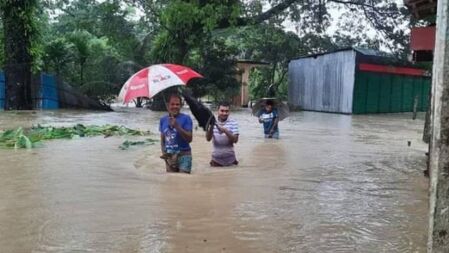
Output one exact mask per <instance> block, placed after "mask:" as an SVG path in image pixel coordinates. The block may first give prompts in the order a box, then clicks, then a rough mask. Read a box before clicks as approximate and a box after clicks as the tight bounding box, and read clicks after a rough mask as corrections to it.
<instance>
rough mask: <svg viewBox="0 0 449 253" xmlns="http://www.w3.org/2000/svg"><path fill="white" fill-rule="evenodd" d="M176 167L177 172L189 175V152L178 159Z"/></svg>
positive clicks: (190, 167) (190, 168) (190, 158)
mask: <svg viewBox="0 0 449 253" xmlns="http://www.w3.org/2000/svg"><path fill="white" fill-rule="evenodd" d="M178 167H179V170H182V172H185V173H190V171H191V170H192V154H191V153H190V152H189V154H185V155H182V154H181V155H180V156H179V157H178Z"/></svg>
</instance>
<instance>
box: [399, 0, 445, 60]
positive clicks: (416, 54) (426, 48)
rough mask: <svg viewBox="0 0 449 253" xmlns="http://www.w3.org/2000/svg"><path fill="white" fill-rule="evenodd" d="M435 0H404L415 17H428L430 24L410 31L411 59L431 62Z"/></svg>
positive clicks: (433, 46)
mask: <svg viewBox="0 0 449 253" xmlns="http://www.w3.org/2000/svg"><path fill="white" fill-rule="evenodd" d="M437 3H438V1H437V0H404V4H405V5H406V6H407V7H408V9H409V10H410V12H411V13H412V14H413V16H414V17H415V18H416V19H418V20H419V19H424V18H429V19H430V20H432V17H434V18H433V21H431V24H430V25H429V26H427V27H413V28H412V29H411V33H410V49H411V50H412V52H413V61H415V62H431V61H432V60H433V51H434V49H435V32H436V26H435V18H436V12H437Z"/></svg>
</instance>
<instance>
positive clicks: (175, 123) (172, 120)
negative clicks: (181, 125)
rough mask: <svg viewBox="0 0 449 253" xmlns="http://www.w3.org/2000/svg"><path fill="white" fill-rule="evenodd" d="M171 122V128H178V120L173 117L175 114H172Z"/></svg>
mask: <svg viewBox="0 0 449 253" xmlns="http://www.w3.org/2000/svg"><path fill="white" fill-rule="evenodd" d="M169 124H170V127H171V128H177V127H178V122H176V118H175V117H173V116H170V119H169Z"/></svg>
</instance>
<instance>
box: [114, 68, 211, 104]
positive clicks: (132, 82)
mask: <svg viewBox="0 0 449 253" xmlns="http://www.w3.org/2000/svg"><path fill="white" fill-rule="evenodd" d="M196 77H200V78H201V77H203V76H202V75H200V74H198V73H197V72H195V71H194V70H192V69H190V68H188V67H185V66H181V65H176V64H157V65H152V66H149V67H146V68H144V69H141V70H139V71H138V72H137V73H135V74H134V75H133V76H131V77H130V78H129V79H128V81H126V83H125V85H123V87H122V89H121V91H120V94H119V99H120V100H122V101H123V103H124V104H126V103H129V102H130V101H131V100H133V99H134V98H138V97H147V98H152V97H154V96H155V95H156V94H157V93H159V92H161V91H163V90H165V89H167V88H169V87H172V86H177V85H186V84H187V82H188V81H189V80H190V79H192V78H196Z"/></svg>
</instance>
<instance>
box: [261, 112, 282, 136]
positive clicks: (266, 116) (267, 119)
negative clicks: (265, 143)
mask: <svg viewBox="0 0 449 253" xmlns="http://www.w3.org/2000/svg"><path fill="white" fill-rule="evenodd" d="M277 117H278V112H277V110H276V109H273V110H272V111H271V112H267V111H266V110H265V109H263V110H262V113H261V114H260V118H261V119H262V122H263V132H264V133H265V134H270V130H271V127H273V124H274V121H275V119H276V118H277ZM273 130H274V132H275V133H276V132H277V131H278V126H277V125H276V126H275V127H274V129H273Z"/></svg>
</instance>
